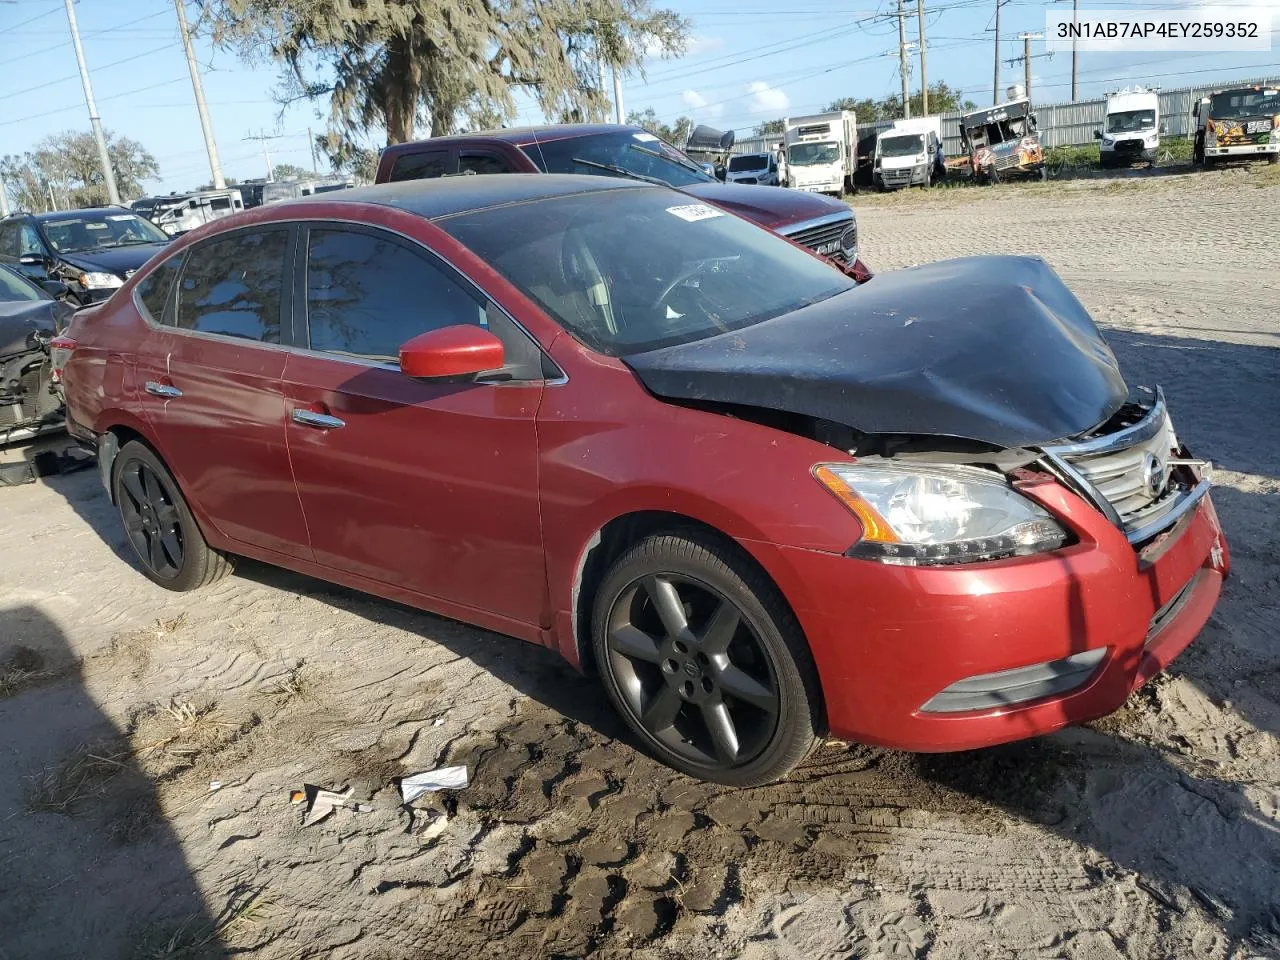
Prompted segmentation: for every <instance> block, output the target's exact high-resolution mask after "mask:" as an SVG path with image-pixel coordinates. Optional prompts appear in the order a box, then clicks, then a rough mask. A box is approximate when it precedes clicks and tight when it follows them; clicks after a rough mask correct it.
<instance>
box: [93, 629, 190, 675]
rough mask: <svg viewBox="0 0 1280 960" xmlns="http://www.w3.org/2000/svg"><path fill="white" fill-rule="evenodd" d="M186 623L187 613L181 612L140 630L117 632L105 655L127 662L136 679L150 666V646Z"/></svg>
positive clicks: (175, 631) (131, 673)
mask: <svg viewBox="0 0 1280 960" xmlns="http://www.w3.org/2000/svg"><path fill="white" fill-rule="evenodd" d="M186 625H187V615H186V614H185V613H183V614H179V615H178V616H176V617H173V618H172V619H170V620H157V621H156V622H155V623H153V624H152V625H151V626H149V627H143V628H142V629H141V630H134V631H133V632H131V633H122V634H118V635H117V636H115V637H112V638H111V645H110V646H109V647H108V648H107V656H109V657H112V658H117V659H120V660H123V661H124V662H125V663H127V664H128V665H129V673H130V675H131V676H132V677H134V678H135V679H136V678H138V677H140V676H142V675H143V674H144V673H146V672H147V668H148V667H150V666H151V648H152V647H153V646H154V645H155V644H157V643H159V642H160V641H161V640H164V639H165V638H166V637H170V636H172V635H173V634H175V633H177V632H178V631H179V630H181V629H182V628H183V627H185V626H186Z"/></svg>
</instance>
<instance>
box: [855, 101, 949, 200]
mask: <svg viewBox="0 0 1280 960" xmlns="http://www.w3.org/2000/svg"><path fill="white" fill-rule="evenodd" d="M945 173H946V168H945V166H944V165H943V156H942V118H941V117H916V118H915V119H913V120H895V121H894V123H893V126H891V127H889V128H888V129H887V130H881V131H880V133H878V134H877V135H876V152H875V158H874V160H873V161H872V168H871V182H872V183H873V184H874V185H875V186H876V188H877V189H880V190H895V189H897V188H898V187H911V186H920V187H931V186H933V185H934V183H936V182H937V181H938V180H941V179H942V177H943V176H944V174H945Z"/></svg>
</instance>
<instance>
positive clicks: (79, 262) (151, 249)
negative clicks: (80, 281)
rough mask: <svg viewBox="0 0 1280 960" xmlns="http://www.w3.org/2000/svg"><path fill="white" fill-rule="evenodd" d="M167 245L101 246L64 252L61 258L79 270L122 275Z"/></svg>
mask: <svg viewBox="0 0 1280 960" xmlns="http://www.w3.org/2000/svg"><path fill="white" fill-rule="evenodd" d="M167 246H168V244H167V243H134V244H129V245H127V246H123V247H103V248H102V249H99V250H82V251H78V252H76V253H66V254H63V255H62V259H63V260H65V261H66V262H67V263H69V264H71V265H72V266H75V267H79V268H80V269H81V270H88V271H95V270H96V271H100V272H105V273H114V274H117V275H119V276H121V277H123V276H124V275H125V274H126V273H127V272H129V271H131V270H137V269H138V268H139V267H141V266H142V265H143V264H144V263H146V262H147V261H148V260H150V259H151V258H152V257H154V256H155V255H156V254H157V253H159V252H160V251H161V250H164V249H165V248H166V247H167Z"/></svg>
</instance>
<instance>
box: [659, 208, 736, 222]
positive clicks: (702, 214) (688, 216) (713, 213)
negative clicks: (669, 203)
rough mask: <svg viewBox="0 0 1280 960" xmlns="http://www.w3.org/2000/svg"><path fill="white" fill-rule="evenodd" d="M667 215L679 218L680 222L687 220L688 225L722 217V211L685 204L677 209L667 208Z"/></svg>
mask: <svg viewBox="0 0 1280 960" xmlns="http://www.w3.org/2000/svg"><path fill="white" fill-rule="evenodd" d="M667 213H669V214H671V215H672V216H675V217H679V218H680V219H681V220H687V221H688V222H689V223H697V222H698V221H699V220H710V219H711V218H712V217H723V216H724V211H723V210H717V209H716V208H715V207H708V206H707V205H706V204H705V203H686V204H683V205H681V206H678V207H667Z"/></svg>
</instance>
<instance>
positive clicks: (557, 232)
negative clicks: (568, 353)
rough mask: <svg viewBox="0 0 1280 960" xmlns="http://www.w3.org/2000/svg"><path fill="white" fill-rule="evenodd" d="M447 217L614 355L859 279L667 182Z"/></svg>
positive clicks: (761, 313) (722, 328)
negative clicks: (848, 275) (849, 276)
mask: <svg viewBox="0 0 1280 960" xmlns="http://www.w3.org/2000/svg"><path fill="white" fill-rule="evenodd" d="M437 222H438V224H439V226H441V227H442V228H443V229H445V230H446V231H448V232H449V233H450V234H451V235H453V236H454V237H456V238H457V239H458V240H459V241H460V242H461V243H463V244H465V245H466V246H468V247H470V248H471V249H472V250H473V251H475V253H476V254H477V255H478V256H479V257H480V258H481V259H482V260H484V261H485V262H486V263H488V264H490V265H492V266H493V268H494V269H496V270H497V271H498V272H499V273H501V274H503V276H505V277H506V278H507V279H508V280H509V281H511V283H513V284H514V285H515V286H516V287H518V288H519V289H520V290H521V292H523V293H524V294H525V295H526V296H528V297H529V298H530V299H532V300H534V301H535V302H536V303H538V304H539V305H540V306H541V307H542V308H543V309H544V310H545V311H546V312H547V313H548V314H549V315H550V316H551V317H552V318H553V319H555V320H556V321H557V322H558V323H559V324H560V325H561V326H562V327H564V328H565V329H566V330H568V331H569V332H570V333H572V334H573V335H574V336H575V337H577V338H578V339H579V340H581V341H582V342H583V343H585V344H587V345H588V346H589V347H591V348H593V349H595V350H598V351H599V352H601V353H605V354H608V355H610V356H626V355H628V354H632V353H642V352H644V351H646V350H652V349H656V348H658V347H663V346H668V345H671V344H676V343H688V342H690V341H693V340H701V339H703V338H706V337H711V336H714V335H716V334H719V333H724V332H728V331H731V330H736V329H740V328H742V327H746V326H749V325H751V324H754V323H759V322H761V321H764V320H767V319H769V318H771V317H776V316H779V315H781V314H784V313H788V312H790V311H793V310H797V309H799V308H801V307H804V306H807V305H809V304H812V303H816V302H818V301H819V300H825V299H826V298H828V297H832V296H835V295H836V294H840V293H844V292H845V291H848V290H852V289H853V287H854V283H853V281H852V280H850V279H849V278H847V277H845V276H844V275H843V274H842V273H840V272H839V271H838V270H836V269H835V268H833V267H832V266H830V265H829V264H827V263H826V262H824V261H822V260H819V259H818V258H817V257H814V256H812V255H810V254H809V253H806V252H805V251H803V250H800V249H797V248H796V247H795V246H794V245H793V244H791V243H789V242H787V241H786V240H783V239H782V238H781V237H779V236H777V235H776V234H773V233H770V232H769V231H767V230H765V229H763V228H761V227H758V226H756V225H754V224H751V223H748V222H746V221H745V220H741V219H739V218H738V217H734V216H731V215H729V214H726V213H725V212H724V211H722V210H717V209H716V208H714V207H711V206H708V205H707V204H703V203H697V202H694V201H693V199H692V198H691V197H689V196H688V195H686V194H681V193H676V192H674V191H672V190H668V189H666V188H661V187H648V186H642V185H637V186H635V187H634V188H631V189H627V188H622V189H617V190H600V191H593V192H591V193H584V194H575V195H569V196H560V197H553V198H548V199H546V200H537V201H528V202H525V203H514V204H508V205H505V206H499V207H492V208H490V209H487V210H477V211H472V212H468V213H460V214H455V215H453V216H451V217H446V218H443V219H442V220H439V221H437Z"/></svg>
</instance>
